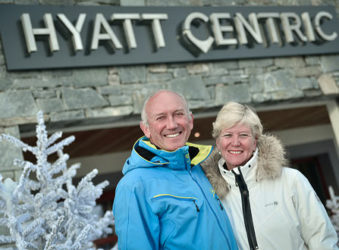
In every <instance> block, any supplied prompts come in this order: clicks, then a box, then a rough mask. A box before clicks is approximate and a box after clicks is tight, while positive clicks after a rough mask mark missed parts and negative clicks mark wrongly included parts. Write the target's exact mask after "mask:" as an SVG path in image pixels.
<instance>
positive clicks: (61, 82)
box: [0, 0, 339, 178]
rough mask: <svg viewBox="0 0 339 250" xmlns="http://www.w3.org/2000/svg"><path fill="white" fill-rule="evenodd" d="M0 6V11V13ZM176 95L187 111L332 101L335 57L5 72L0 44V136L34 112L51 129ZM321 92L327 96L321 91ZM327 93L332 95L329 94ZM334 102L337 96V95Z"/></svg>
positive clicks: (293, 0)
mask: <svg viewBox="0 0 339 250" xmlns="http://www.w3.org/2000/svg"><path fill="white" fill-rule="evenodd" d="M2 3H11V4H55V5H65V4H66V5H69V4H70V5H73V4H79V5H99V4H100V5H121V6H130V5H139V6H140V5H141V6H143V5H144V6H227V5H240V6H245V5H324V4H329V5H333V6H336V9H337V10H338V11H337V13H339V1H336V0H302V1H300V0H288V1H286V0H257V1H253V0H251V1H246V0H235V1H227V0H224V1H222V0H186V1H185V0H171V1H165V0H137V1H136V0H120V1H119V0H92V1H81V0H71V1H68V0H67V1H66V0H2V1H1V4H2ZM1 4H0V8H1ZM0 40H1V38H0ZM162 88H168V89H172V90H175V91H179V92H181V93H183V94H184V95H185V96H186V97H187V98H188V100H189V103H190V107H191V109H193V111H195V113H196V112H202V111H203V110H205V109H213V108H214V109H218V108H220V106H221V105H223V104H224V103H225V102H226V101H228V100H234V101H238V102H242V103H250V104H252V105H254V106H256V105H263V104H272V103H280V102H284V103H286V102H287V103H288V102H298V101H304V102H307V101H309V100H312V101H314V100H317V99H319V100H323V99H333V98H335V96H334V95H333V94H335V91H336V89H338V88H339V55H327V56H304V57H286V58H270V59H259V60H257V59H256V60H229V61H222V62H213V63H211V62H206V63H189V64H160V65H150V66H126V67H110V68H89V69H71V70H43V71H27V72H7V71H6V66H5V59H4V55H3V54H2V49H1V42H0V131H1V132H2V131H4V132H10V133H14V134H16V135H17V136H19V130H18V128H19V127H18V126H19V125H23V124H29V123H35V115H36V113H37V111H38V110H43V111H44V113H45V116H46V119H47V120H48V121H51V122H59V123H62V122H67V121H72V123H73V124H81V123H82V122H84V121H89V120H91V121H93V122H99V121H102V120H101V119H105V118H112V117H113V118H114V117H116V118H117V119H118V118H128V117H133V116H135V117H136V116H137V115H139V114H140V109H141V106H142V103H143V101H144V99H145V97H146V96H147V95H148V94H149V93H150V92H152V91H154V90H156V89H162ZM324 89H327V90H328V89H330V90H329V92H326V91H325V90H324ZM333 91H334V92H333ZM337 96H338V95H337ZM1 147H2V148H0V159H1V161H0V172H1V173H2V174H4V175H6V176H11V177H13V178H15V175H16V174H17V171H19V170H18V169H15V168H14V167H13V166H12V165H13V164H12V160H13V158H14V157H16V158H17V157H22V155H21V153H20V152H18V151H13V150H12V151H10V150H6V148H7V147H6V146H1Z"/></svg>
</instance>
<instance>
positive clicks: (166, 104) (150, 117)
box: [140, 90, 193, 151]
mask: <svg viewBox="0 0 339 250" xmlns="http://www.w3.org/2000/svg"><path fill="white" fill-rule="evenodd" d="M140 128H141V130H142V131H143V132H144V134H145V136H146V137H148V138H149V139H150V141H151V142H152V143H153V144H154V145H156V146H157V147H158V148H160V149H164V150H167V151H174V150H177V149H178V148H180V147H182V146H184V145H185V144H186V142H187V140H188V138H189V136H190V134H191V130H192V128H193V116H192V114H191V113H190V112H189V109H188V106H187V102H186V101H185V98H184V97H183V96H181V95H180V94H178V93H176V92H173V91H169V90H160V91H157V92H156V93H155V94H153V95H152V96H150V97H149V98H148V99H147V100H146V101H145V104H144V107H143V110H142V121H141V122H140Z"/></svg>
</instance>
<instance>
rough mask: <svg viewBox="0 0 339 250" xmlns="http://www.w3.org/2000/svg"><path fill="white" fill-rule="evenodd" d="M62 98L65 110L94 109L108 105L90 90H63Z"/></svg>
mask: <svg viewBox="0 0 339 250" xmlns="http://www.w3.org/2000/svg"><path fill="white" fill-rule="evenodd" d="M62 98H63V101H64V103H65V105H66V108H67V109H82V108H94V107H103V106H106V105H108V102H107V101H106V100H105V99H104V98H103V97H102V96H101V95H99V94H98V93H97V92H96V91H95V90H93V89H90V88H84V89H71V88H63V89H62Z"/></svg>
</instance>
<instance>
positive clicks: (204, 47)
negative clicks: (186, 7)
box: [182, 12, 214, 53]
mask: <svg viewBox="0 0 339 250" xmlns="http://www.w3.org/2000/svg"><path fill="white" fill-rule="evenodd" d="M194 19H201V20H203V21H204V22H205V23H206V22H208V17H207V16H206V15H205V14H203V13H200V12H193V13H191V14H189V15H188V16H187V17H186V19H185V21H184V24H183V32H182V34H183V35H184V37H185V38H187V39H188V40H189V41H190V42H191V43H192V44H194V45H195V46H196V47H197V48H198V49H200V50H201V51H202V52H204V53H207V52H208V51H209V49H210V48H211V46H212V44H213V42H214V39H213V37H211V36H209V37H208V38H207V39H206V40H199V39H198V38H196V37H195V36H194V35H193V34H192V32H191V24H192V22H193V20H194Z"/></svg>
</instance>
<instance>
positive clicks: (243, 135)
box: [240, 134, 250, 138]
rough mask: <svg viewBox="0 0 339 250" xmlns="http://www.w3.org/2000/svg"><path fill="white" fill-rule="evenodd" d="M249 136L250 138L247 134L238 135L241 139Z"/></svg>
mask: <svg viewBox="0 0 339 250" xmlns="http://www.w3.org/2000/svg"><path fill="white" fill-rule="evenodd" d="M249 136H250V135H249V134H240V137H243V138H245V137H249Z"/></svg>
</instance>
